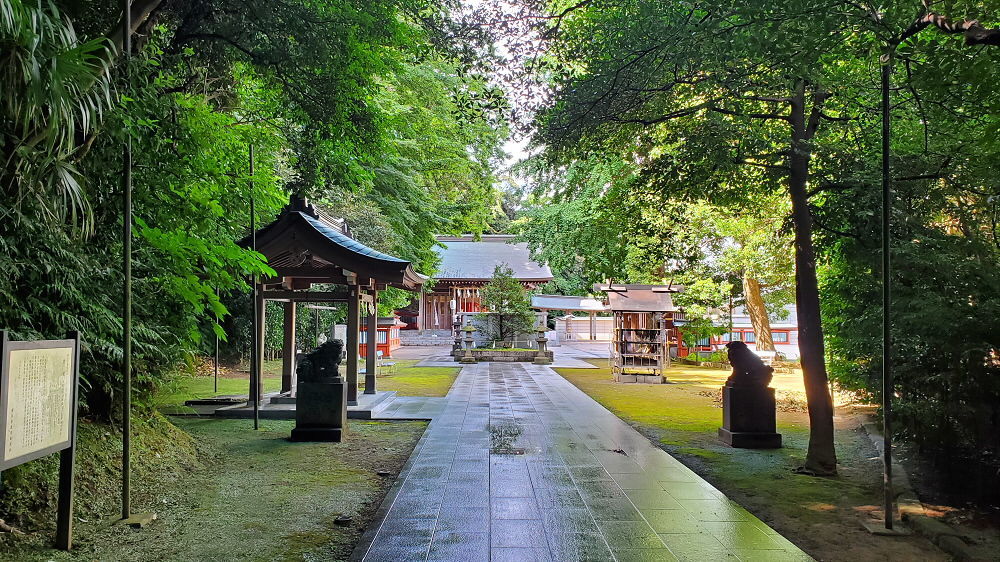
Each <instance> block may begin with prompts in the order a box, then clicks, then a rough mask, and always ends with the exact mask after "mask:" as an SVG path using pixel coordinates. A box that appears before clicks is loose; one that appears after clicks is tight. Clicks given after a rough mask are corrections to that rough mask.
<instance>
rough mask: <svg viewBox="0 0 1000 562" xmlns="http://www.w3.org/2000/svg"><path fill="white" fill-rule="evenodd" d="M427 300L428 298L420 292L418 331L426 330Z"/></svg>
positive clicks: (418, 300)
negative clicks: (425, 301) (425, 306)
mask: <svg viewBox="0 0 1000 562" xmlns="http://www.w3.org/2000/svg"><path fill="white" fill-rule="evenodd" d="M425 298H426V295H425V293H424V292H423V291H420V292H419V293H417V331H422V330H424V329H425V328H426V326H425V325H424V314H425V308H424V299H425Z"/></svg>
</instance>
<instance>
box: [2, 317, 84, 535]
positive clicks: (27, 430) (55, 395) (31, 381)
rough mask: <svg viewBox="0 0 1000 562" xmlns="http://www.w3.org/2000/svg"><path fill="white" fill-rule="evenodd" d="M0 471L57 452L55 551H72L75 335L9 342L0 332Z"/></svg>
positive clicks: (77, 373) (77, 355) (77, 366)
mask: <svg viewBox="0 0 1000 562" xmlns="http://www.w3.org/2000/svg"><path fill="white" fill-rule="evenodd" d="M0 345H2V353H0V470H6V469H8V468H13V467H15V466H18V465H20V464H24V463H26V462H29V461H33V460H35V459H38V458H41V457H44V456H46V455H49V454H52V453H55V452H58V453H59V505H58V512H57V518H56V548H59V549H62V550H69V549H71V548H72V547H73V465H74V464H75V462H76V413H77V402H78V399H79V395H78V387H79V380H80V333H79V332H70V333H69V334H68V335H67V337H66V339H64V340H40V341H10V340H9V339H8V338H7V332H6V331H3V332H0Z"/></svg>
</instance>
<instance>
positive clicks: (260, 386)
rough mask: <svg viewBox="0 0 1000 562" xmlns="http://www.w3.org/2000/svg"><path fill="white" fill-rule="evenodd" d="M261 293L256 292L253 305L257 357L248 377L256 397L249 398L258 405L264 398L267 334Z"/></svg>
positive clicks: (263, 301)
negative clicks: (254, 310)
mask: <svg viewBox="0 0 1000 562" xmlns="http://www.w3.org/2000/svg"><path fill="white" fill-rule="evenodd" d="M261 293H262V292H261V291H260V290H258V291H257V302H255V303H254V305H255V306H256V307H257V325H256V326H254V329H256V330H257V357H256V365H253V367H252V368H253V373H252V374H251V375H250V379H251V381H252V383H251V385H250V386H251V389H252V392H253V393H254V394H255V395H256V396H250V399H251V400H254V401H255V402H257V403H258V404H260V400H261V398H263V396H264V336H265V334H266V333H267V319H266V318H265V316H264V315H265V313H266V312H267V301H266V300H264V296H263V295H262V294H261Z"/></svg>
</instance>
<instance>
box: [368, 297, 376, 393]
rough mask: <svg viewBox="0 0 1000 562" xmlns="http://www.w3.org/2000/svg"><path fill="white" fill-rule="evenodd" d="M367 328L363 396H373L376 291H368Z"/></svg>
mask: <svg viewBox="0 0 1000 562" xmlns="http://www.w3.org/2000/svg"><path fill="white" fill-rule="evenodd" d="M369 294H370V295H371V298H372V302H371V303H369V304H368V326H367V330H366V331H367V332H368V333H367V334H365V342H366V343H367V345H366V346H365V394H375V375H376V372H375V369H376V363H377V361H376V357H377V355H376V352H377V350H378V300H377V299H378V291H376V290H374V289H373V290H371V291H369Z"/></svg>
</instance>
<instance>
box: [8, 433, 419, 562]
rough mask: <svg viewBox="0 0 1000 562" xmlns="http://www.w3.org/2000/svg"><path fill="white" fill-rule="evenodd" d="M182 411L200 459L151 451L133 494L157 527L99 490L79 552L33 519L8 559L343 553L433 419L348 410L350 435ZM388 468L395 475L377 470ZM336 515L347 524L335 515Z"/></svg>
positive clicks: (83, 498)
mask: <svg viewBox="0 0 1000 562" xmlns="http://www.w3.org/2000/svg"><path fill="white" fill-rule="evenodd" d="M174 421H175V423H176V424H177V426H178V427H179V428H180V429H181V430H183V432H184V433H183V435H184V436H185V441H186V442H187V443H191V442H196V443H197V446H198V449H199V450H200V454H199V457H200V459H201V460H200V461H199V462H194V463H191V462H189V463H186V464H184V465H183V466H178V465H175V464H174V463H172V462H170V461H169V460H168V459H166V458H158V457H159V453H157V452H155V451H151V450H147V451H145V453H144V458H143V459H142V460H141V462H143V463H154V462H158V463H159V470H160V471H159V472H146V471H143V472H141V473H140V474H138V475H137V478H136V479H135V482H134V489H135V494H134V496H133V497H134V500H133V502H134V504H135V507H134V509H135V510H136V511H154V512H155V513H156V514H157V516H158V519H157V520H156V521H155V522H153V523H152V524H151V525H150V526H149V527H147V528H145V529H143V530H141V531H134V530H132V529H129V528H127V527H122V526H120V525H113V524H111V521H112V520H113V519H114V518H115V513H116V511H115V509H116V505H117V504H116V500H117V497H118V496H117V492H116V491H115V490H114V489H109V490H102V491H101V493H103V494H104V496H106V498H108V500H109V501H102V502H99V503H98V504H97V505H98V506H99V507H100V508H101V509H100V510H99V512H98V513H94V512H93V510H91V509H88V510H86V511H78V516H79V517H80V519H79V520H78V523H77V533H76V535H77V543H76V549H75V551H74V553H73V554H65V553H61V552H56V551H53V550H51V549H50V548H49V541H50V540H51V529H47V528H44V527H42V528H30V527H26V528H25V529H24V530H26V531H29V534H28V535H27V536H24V537H20V538H19V539H18V540H14V541H10V540H8V542H6V544H4V543H2V542H0V549H2V550H0V552H2V553H3V554H0V558H2V559H4V560H134V561H147V560H148V561H154V560H344V559H346V558H347V557H348V556H349V555H350V552H351V550H352V549H353V546H354V544H355V543H356V542H357V540H358V539H359V537H360V535H361V533H362V532H363V530H364V528H365V527H366V526H367V525H368V524H369V523H370V521H371V518H372V516H373V514H374V511H375V509H376V508H377V507H378V505H379V503H381V501H382V498H383V497H384V495H385V492H386V491H387V489H388V487H389V486H390V485H391V483H392V481H393V479H394V476H395V474H396V473H397V472H398V471H399V470H400V469H401V468H402V465H403V463H404V462H405V461H406V459H407V458H408V457H409V454H410V452H411V451H412V449H413V446H414V445H415V444H416V442H417V440H418V439H419V438H420V435H421V434H422V433H423V430H424V428H425V427H426V424H425V423H423V422H393V423H385V422H381V423H380V422H359V421H353V420H352V421H351V423H350V427H349V432H348V434H347V437H346V438H345V440H344V441H343V442H342V443H292V442H290V441H288V439H287V437H288V435H289V433H290V432H291V430H292V427H293V426H294V422H291V421H272V420H262V421H261V429H260V431H254V430H253V429H252V426H251V425H250V423H249V422H248V421H246V420H222V419H212V418H207V419H195V418H175V419H174ZM178 433H181V432H178ZM187 435H190V438H188V437H187ZM154 459H155V460H154ZM382 470H385V471H389V472H390V474H391V475H392V476H388V477H387V476H378V474H377V473H378V471H382ZM81 476H83V475H81ZM87 478H88V479H89V477H87ZM116 478H117V473H114V474H111V473H109V474H108V475H106V479H107V480H109V481H110V480H115V479H116ZM115 481H116V482H117V480H115ZM78 485H79V482H78ZM95 491H96V490H95ZM90 493H92V492H91V490H88V488H87V487H86V486H84V487H82V489H78V496H77V499H78V502H84V503H87V504H88V505H89V504H92V503H93V502H92V501H91V500H92V499H93V498H91V497H90V496H89V494H90ZM340 514H344V515H347V516H349V517H351V521H350V522H349V524H347V525H339V524H335V523H334V520H335V519H336V518H337V516H338V515H340ZM8 539H10V537H8Z"/></svg>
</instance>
